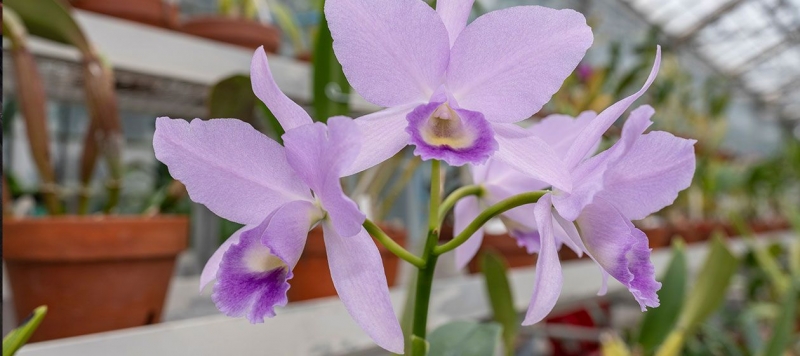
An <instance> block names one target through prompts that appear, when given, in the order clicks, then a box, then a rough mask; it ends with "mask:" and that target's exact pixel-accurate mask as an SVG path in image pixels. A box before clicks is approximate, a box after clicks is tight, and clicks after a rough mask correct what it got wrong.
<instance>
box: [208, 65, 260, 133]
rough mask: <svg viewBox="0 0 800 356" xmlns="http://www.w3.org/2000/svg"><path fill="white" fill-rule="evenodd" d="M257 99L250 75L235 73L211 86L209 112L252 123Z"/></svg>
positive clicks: (218, 116) (213, 116) (215, 116)
mask: <svg viewBox="0 0 800 356" xmlns="http://www.w3.org/2000/svg"><path fill="white" fill-rule="evenodd" d="M256 100H257V99H256V96H255V94H253V89H252V87H251V85H250V77H249V76H246V75H241V74H239V75H233V76H230V77H227V78H225V79H222V80H220V81H219V82H217V83H216V84H214V85H213V86H212V87H211V93H210V94H209V96H208V113H209V116H210V117H212V118H236V119H240V120H243V121H247V122H250V123H252V120H253V111H254V110H253V109H254V108H255V105H256Z"/></svg>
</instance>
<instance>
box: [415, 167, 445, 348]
mask: <svg viewBox="0 0 800 356" xmlns="http://www.w3.org/2000/svg"><path fill="white" fill-rule="evenodd" d="M441 185H442V181H441V169H440V165H439V161H436V160H434V161H431V197H430V207H429V210H428V211H429V212H430V215H429V216H428V237H427V240H426V241H425V248H424V249H423V251H422V260H423V261H425V266H424V267H422V268H419V273H417V293H416V298H415V301H414V323H413V326H412V329H411V333H412V335H413V337H412V339H413V340H414V341H413V342H412V344H411V354H412V355H414V356H424V355H425V354H426V353H427V342H425V341H424V340H425V336H426V333H427V328H428V306H429V304H430V299H431V287H432V286H433V272H434V271H435V270H436V260H437V258H438V257H437V255H435V254H434V253H433V250H434V248H435V247H436V244H437V242H438V241H439V204H440V201H441V194H442V193H441Z"/></svg>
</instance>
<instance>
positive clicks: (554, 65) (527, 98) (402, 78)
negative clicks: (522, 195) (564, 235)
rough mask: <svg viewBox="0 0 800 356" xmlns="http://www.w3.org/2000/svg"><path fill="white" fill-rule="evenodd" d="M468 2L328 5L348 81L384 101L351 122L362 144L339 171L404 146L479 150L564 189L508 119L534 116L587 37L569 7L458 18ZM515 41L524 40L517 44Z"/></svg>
mask: <svg viewBox="0 0 800 356" xmlns="http://www.w3.org/2000/svg"><path fill="white" fill-rule="evenodd" d="M472 2H473V1H471V0H439V1H437V4H436V10H434V9H432V8H431V7H430V6H428V5H427V4H426V3H424V2H422V1H420V0H382V1H377V0H328V1H326V3H325V15H326V17H327V20H328V24H329V26H330V30H331V35H332V36H333V40H334V42H333V47H334V51H335V53H336V56H337V58H338V59H339V62H340V63H341V64H342V67H343V69H344V73H345V75H346V76H347V78H348V80H349V81H350V84H351V85H352V86H353V87H354V88H355V89H356V90H357V91H358V92H359V93H360V94H361V95H362V96H363V97H364V98H365V99H366V100H368V101H370V102H372V103H374V104H376V105H380V106H384V107H387V109H385V110H383V111H379V112H377V113H374V114H370V115H366V116H364V117H361V118H358V119H357V120H356V123H357V124H358V125H359V126H360V127H361V129H362V132H364V143H363V145H364V149H363V150H362V151H361V153H360V154H359V156H358V157H357V158H356V161H355V163H354V164H353V166H351V167H350V168H349V169H348V170H347V172H348V173H356V172H359V171H361V170H364V169H366V168H369V167H371V166H374V165H375V164H377V163H379V162H382V161H384V160H386V159H387V158H389V157H391V156H392V155H394V154H395V153H397V152H398V151H400V149H402V148H403V147H405V146H406V145H408V144H413V145H415V146H416V149H415V154H417V155H419V156H421V157H422V158H423V159H439V160H444V161H446V162H447V163H448V164H450V165H456V166H458V165H463V164H465V163H474V164H481V163H483V162H485V161H486V160H487V159H488V158H489V157H495V158H496V159H497V160H499V161H502V162H505V163H507V164H509V165H511V166H513V167H515V168H516V169H519V170H521V171H523V172H525V173H527V174H529V175H531V176H533V177H534V178H537V179H540V180H542V181H546V182H548V183H550V184H551V185H554V186H556V187H559V188H561V189H564V190H569V189H570V188H571V184H570V181H569V177H568V174H567V171H566V170H565V168H564V167H563V164H562V162H561V161H559V160H558V159H556V155H555V154H554V152H553V150H552V149H551V148H550V147H549V146H548V145H547V144H546V143H545V142H543V141H542V140H541V139H539V138H537V137H533V136H532V135H531V134H530V133H529V132H526V131H525V130H523V129H522V128H520V127H518V126H516V125H514V123H515V122H518V121H521V120H523V119H526V118H528V117H530V116H531V115H533V114H534V113H536V112H537V111H539V109H541V107H542V106H543V105H544V104H545V103H546V102H547V101H548V100H549V98H550V97H551V96H552V95H553V94H554V93H555V92H556V91H557V90H558V89H559V87H560V86H561V83H562V82H563V81H564V79H566V78H567V76H568V75H569V74H570V73H571V72H572V70H573V69H575V67H576V66H577V65H578V63H579V62H580V60H581V58H582V57H583V55H584V54H585V52H586V50H587V49H588V48H589V46H590V45H591V43H592V32H591V29H590V28H589V27H588V26H587V25H586V20H585V19H584V17H583V16H582V15H581V14H579V13H577V12H575V11H572V10H553V9H548V8H543V7H538V6H519V7H513V8H508V9H504V10H499V11H493V12H490V13H488V14H486V15H483V16H481V17H479V18H478V19H476V20H475V21H474V22H472V23H471V24H470V25H469V26H467V25H466V23H467V18H468V17H469V13H470V9H471V8H472ZM520 39H524V40H525V41H529V42H524V41H523V42H520Z"/></svg>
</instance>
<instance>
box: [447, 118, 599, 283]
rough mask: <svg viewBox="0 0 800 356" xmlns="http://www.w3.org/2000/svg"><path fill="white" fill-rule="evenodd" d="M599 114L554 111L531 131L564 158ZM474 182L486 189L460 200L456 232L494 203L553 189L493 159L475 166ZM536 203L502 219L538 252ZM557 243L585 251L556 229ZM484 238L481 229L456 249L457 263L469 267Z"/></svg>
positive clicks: (520, 242)
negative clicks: (526, 193) (559, 112)
mask: <svg viewBox="0 0 800 356" xmlns="http://www.w3.org/2000/svg"><path fill="white" fill-rule="evenodd" d="M596 116H597V114H596V113H595V112H593V111H585V112H583V113H581V114H580V115H579V116H578V117H577V118H572V117H570V116H568V115H559V114H553V115H550V116H548V117H546V118H544V119H542V121H540V122H538V123H537V124H535V125H533V126H531V127H529V128H528V129H527V130H528V131H529V132H530V133H532V134H533V136H535V137H538V138H540V139H542V140H543V141H544V142H546V143H547V144H548V145H549V146H550V147H552V148H553V151H555V152H556V154H557V155H558V157H559V158H562V159H563V158H564V156H566V154H567V152H568V151H569V148H570V147H571V146H572V144H573V143H574V141H575V139H576V138H577V137H578V134H579V133H580V132H581V130H583V128H585V127H586V126H587V125H588V124H589V122H590V121H591V120H592V119H594V118H595V117H596ZM591 153H594V150H592V151H591ZM470 168H471V171H472V181H473V183H474V184H477V185H480V186H481V187H483V189H484V192H483V194H481V196H480V198H478V197H475V196H469V197H466V198H464V199H461V200H459V201H458V203H456V206H455V212H454V231H453V232H454V233H455V234H459V233H461V232H462V231H464V229H465V228H466V227H467V225H469V223H470V222H472V220H474V219H475V218H476V217H477V216H478V214H480V212H481V211H482V210H483V209H485V208H486V207H488V206H491V205H494V204H496V203H498V202H500V201H501V200H503V199H506V198H509V197H511V196H513V195H516V194H519V193H522V192H530V191H536V190H542V189H545V188H549V187H550V184H548V183H546V182H543V181H540V180H538V179H535V178H532V177H531V176H529V175H527V174H524V173H522V172H520V171H518V170H516V169H514V168H513V167H511V166H509V165H508V164H505V163H503V162H500V161H498V160H496V159H494V158H490V159H489V160H488V161H487V162H486V164H482V165H472V166H471V167H470ZM533 216H534V214H533V205H523V206H520V207H517V208H514V209H511V210H509V211H507V212H505V213H504V214H502V215H501V216H500V219H501V221H502V222H503V224H504V225H505V226H506V229H507V230H508V233H509V235H511V236H512V237H514V238H515V239H516V240H517V244H518V245H519V246H520V247H524V248H525V249H526V250H527V251H528V253H537V252H539V248H540V241H539V232H538V229H537V228H536V221H535V219H533V218H532V217H533ZM555 235H556V245H557V246H558V248H560V247H561V245H562V244H563V243H566V244H567V245H568V246H569V247H570V248H571V249H572V250H574V251H575V252H576V253H578V254H582V253H583V251H581V250H580V249H578V247H577V246H575V245H574V244H572V243H571V240H569V239H568V238H567V237H566V232H564V231H563V230H559V229H558V228H557V229H556V231H555ZM482 241H483V229H482V228H481V229H478V231H476V233H475V234H474V235H473V236H471V237H470V238H469V239H468V240H467V241H466V242H464V244H462V245H461V246H459V247H458V248H456V266H457V267H458V268H463V267H465V266H466V265H467V264H468V263H469V261H470V260H472V258H473V257H475V255H476V254H477V253H478V250H479V249H480V246H481V243H482Z"/></svg>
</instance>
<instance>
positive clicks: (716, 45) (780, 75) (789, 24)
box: [625, 0, 800, 121]
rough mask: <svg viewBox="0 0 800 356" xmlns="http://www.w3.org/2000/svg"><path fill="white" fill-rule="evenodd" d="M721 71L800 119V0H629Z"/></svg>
mask: <svg viewBox="0 0 800 356" xmlns="http://www.w3.org/2000/svg"><path fill="white" fill-rule="evenodd" d="M625 1H626V2H627V3H628V4H629V5H630V6H631V7H632V8H633V9H634V10H636V11H637V12H639V13H640V14H642V16H644V17H645V18H646V19H647V20H648V21H649V22H651V23H653V24H656V25H659V26H661V27H662V29H663V30H664V32H666V34H667V35H669V36H671V37H672V38H673V39H674V40H675V41H676V42H677V43H678V44H682V45H687V46H691V47H693V48H694V49H695V50H696V52H697V53H698V54H699V55H700V56H701V57H703V59H705V60H706V61H707V62H708V63H709V64H710V65H711V66H713V67H714V68H715V69H717V70H718V71H719V72H720V73H721V74H723V75H726V76H728V77H730V78H733V79H735V80H736V81H737V82H738V83H739V84H740V86H741V87H742V88H743V89H744V90H745V91H747V92H749V93H751V94H753V95H756V96H757V97H758V98H760V99H761V100H762V101H763V102H765V103H767V104H769V105H775V106H776V107H777V108H778V109H779V115H780V117H781V118H783V119H785V120H795V121H800V0H668V1H664V0H625Z"/></svg>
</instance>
